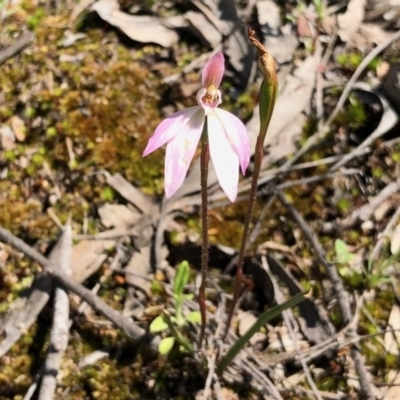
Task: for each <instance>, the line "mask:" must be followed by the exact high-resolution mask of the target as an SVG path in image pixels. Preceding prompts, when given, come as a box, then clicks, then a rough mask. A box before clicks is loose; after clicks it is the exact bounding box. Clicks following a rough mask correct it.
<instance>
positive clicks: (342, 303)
mask: <svg viewBox="0 0 400 400" xmlns="http://www.w3.org/2000/svg"><path fill="white" fill-rule="evenodd" d="M277 196H278V198H279V200H280V201H281V202H282V204H283V205H284V206H285V207H286V209H287V210H288V212H289V215H290V216H291V217H292V219H293V220H294V221H295V222H296V223H297V224H298V226H299V227H300V229H301V231H302V232H303V235H304V236H305V238H306V239H307V241H308V242H309V243H310V245H311V248H312V249H313V250H314V253H315V255H316V257H317V259H318V261H319V262H320V263H321V264H322V265H323V266H324V268H325V271H326V274H327V275H328V277H329V279H330V281H331V283H332V285H333V288H334V290H335V293H336V297H337V301H338V305H339V308H340V311H341V314H342V317H343V322H344V323H345V324H346V325H347V324H349V323H350V321H351V319H352V312H351V307H350V300H349V294H348V293H347V291H346V290H345V288H344V286H343V283H342V281H341V279H340V277H339V274H338V272H337V271H336V268H335V266H334V265H332V264H330V263H329V262H328V260H327V259H326V257H325V254H324V250H323V248H322V246H321V244H320V243H319V241H318V239H317V238H316V236H315V235H314V234H313V232H312V231H311V228H310V227H309V226H308V225H307V223H306V221H305V220H304V219H303V217H302V216H301V215H300V214H299V213H298V212H297V210H296V209H295V208H294V207H293V205H292V204H291V203H290V202H289V201H288V200H287V199H286V197H285V195H284V194H283V193H282V192H279V191H278V192H277ZM348 335H349V336H350V337H356V336H357V333H356V330H355V329H354V327H352V326H351V327H349V329H348ZM351 356H352V358H353V360H354V365H355V369H356V371H357V374H358V377H359V379H360V392H361V395H362V396H363V397H362V398H363V399H368V400H373V399H375V396H374V394H373V385H372V383H371V381H370V379H369V376H368V372H367V369H366V366H365V364H364V360H363V358H362V355H361V354H360V352H359V350H358V349H357V348H356V347H355V346H352V347H351Z"/></svg>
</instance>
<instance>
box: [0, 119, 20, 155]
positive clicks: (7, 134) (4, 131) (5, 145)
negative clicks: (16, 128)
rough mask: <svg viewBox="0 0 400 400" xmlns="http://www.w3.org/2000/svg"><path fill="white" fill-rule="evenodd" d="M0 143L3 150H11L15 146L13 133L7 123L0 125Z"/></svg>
mask: <svg viewBox="0 0 400 400" xmlns="http://www.w3.org/2000/svg"><path fill="white" fill-rule="evenodd" d="M0 144H1V148H2V149H3V150H12V149H14V148H15V146H16V144H15V134H14V132H13V130H12V129H11V128H10V127H9V126H8V125H2V126H0Z"/></svg>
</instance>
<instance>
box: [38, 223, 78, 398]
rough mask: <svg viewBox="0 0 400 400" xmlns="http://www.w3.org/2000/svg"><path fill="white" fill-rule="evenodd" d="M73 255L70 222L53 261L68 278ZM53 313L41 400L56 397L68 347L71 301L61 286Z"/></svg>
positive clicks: (56, 291) (55, 297)
mask: <svg viewBox="0 0 400 400" xmlns="http://www.w3.org/2000/svg"><path fill="white" fill-rule="evenodd" d="M71 253H72V228H71V224H70V222H68V224H67V225H66V226H65V228H64V231H63V233H62V236H61V238H60V241H59V251H57V254H55V255H54V256H53V259H52V261H53V262H54V263H55V264H56V265H59V268H60V270H62V271H63V272H64V273H65V274H66V275H67V276H70V275H71ZM53 313H54V314H53V326H52V329H51V332H50V343H49V350H48V353H47V357H46V361H45V364H44V370H43V377H42V383H41V385H40V391H39V396H38V399H39V400H50V399H52V398H53V397H54V393H55V390H56V386H57V375H58V371H59V369H60V365H61V361H62V358H63V356H64V352H65V350H66V349H67V346H68V334H69V327H70V324H69V299H68V293H67V292H66V291H65V289H64V288H62V287H59V286H57V287H56V289H55V294H54V312H53Z"/></svg>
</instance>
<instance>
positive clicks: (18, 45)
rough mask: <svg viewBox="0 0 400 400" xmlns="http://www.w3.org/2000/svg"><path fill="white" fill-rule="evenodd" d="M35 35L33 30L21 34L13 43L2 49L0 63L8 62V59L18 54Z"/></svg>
mask: <svg viewBox="0 0 400 400" xmlns="http://www.w3.org/2000/svg"><path fill="white" fill-rule="evenodd" d="M33 38H34V35H33V33H32V32H26V33H24V34H23V35H21V36H20V37H19V38H18V39H17V41H16V42H15V43H14V44H12V45H11V46H10V47H7V48H5V49H4V50H1V51H0V65H1V64H3V63H4V62H6V61H7V60H8V59H10V58H12V57H14V56H15V55H17V54H18V53H19V52H20V51H22V50H23V49H24V48H25V47H27V46H28V45H29V43H30V42H32V40H33Z"/></svg>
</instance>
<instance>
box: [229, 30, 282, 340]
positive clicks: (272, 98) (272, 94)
mask: <svg viewBox="0 0 400 400" xmlns="http://www.w3.org/2000/svg"><path fill="white" fill-rule="evenodd" d="M254 34H255V32H254V30H253V29H251V28H250V29H249V31H248V37H249V40H250V42H251V43H252V44H253V45H254V46H255V47H256V48H257V51H258V56H259V59H258V65H259V67H260V69H261V72H262V73H263V75H264V80H263V82H262V84H261V88H260V104H259V107H260V131H259V134H258V136H257V142H256V148H255V154H254V168H253V175H252V178H251V189H250V194H249V204H248V208H247V213H246V217H245V221H244V226H243V234H242V241H241V244H240V250H239V255H238V261H237V265H236V279H235V288H234V292H233V299H232V305H231V308H230V310H229V316H228V321H227V323H226V327H225V333H224V338H225V337H226V335H227V333H228V330H229V326H230V324H231V320H232V317H233V313H234V311H235V308H236V304H237V301H238V299H239V294H240V290H241V286H242V282H243V261H244V255H245V252H246V243H247V236H248V234H249V226H250V222H251V218H252V216H253V210H254V204H255V200H256V192H257V183H258V177H259V175H260V169H261V162H262V159H263V156H264V140H265V136H266V134H267V131H268V126H269V123H270V121H271V117H272V112H273V110H274V106H275V102H276V97H277V94H278V79H277V76H276V66H275V60H274V59H273V57H272V56H271V54H269V53H268V51H267V50H266V48H265V47H264V46H263V45H262V44H261V43H260V42H259V41H258V40H257V39H256V38H255V37H254Z"/></svg>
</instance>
